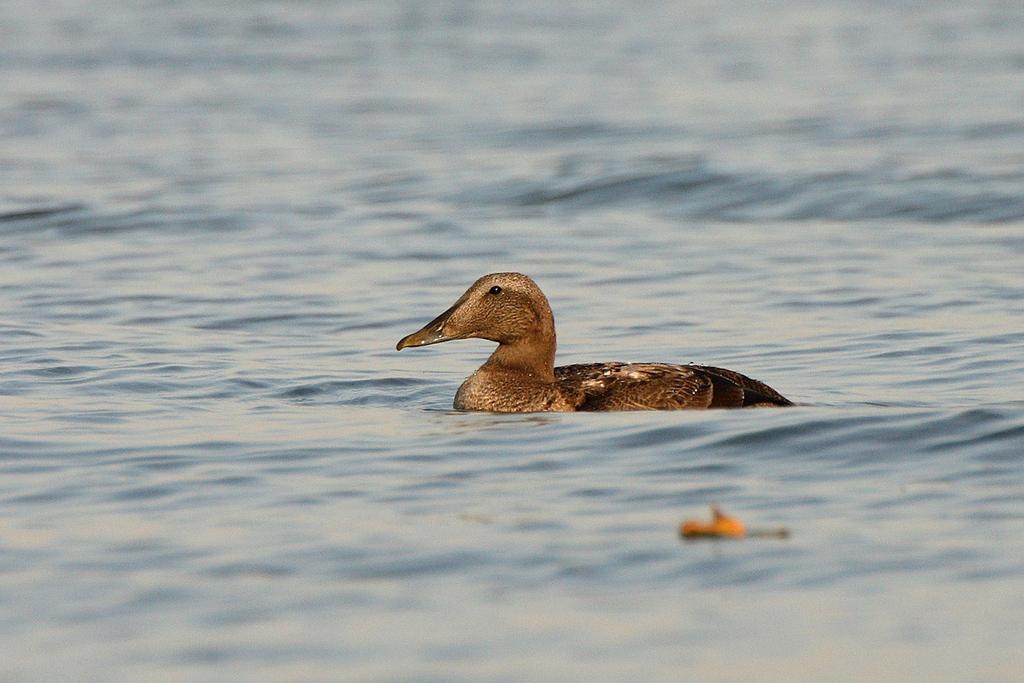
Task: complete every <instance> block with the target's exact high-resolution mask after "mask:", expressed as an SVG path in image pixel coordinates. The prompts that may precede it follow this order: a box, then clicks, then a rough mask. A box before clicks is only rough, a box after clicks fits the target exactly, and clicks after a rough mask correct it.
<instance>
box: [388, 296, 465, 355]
mask: <svg viewBox="0 0 1024 683" xmlns="http://www.w3.org/2000/svg"><path fill="white" fill-rule="evenodd" d="M454 310H455V306H452V307H451V308H449V309H448V310H447V311H445V312H444V313H442V314H441V315H439V316H437V317H436V318H434V319H433V320H431V321H430V322H429V323H427V324H426V325H424V326H423V329H421V330H418V331H416V332H413V333H412V334H410V335H409V336H408V337H402V339H401V340H399V342H398V344H396V345H395V350H396V351H401V350H402V349H404V348H406V347H409V346H428V345H430V344H440V343H441V342H446V341H449V340H451V339H456V338H457V337H455V336H452V335H449V334H445V332H444V324H445V323H446V322H447V321H448V318H450V317H451V315H452V312H453V311H454Z"/></svg>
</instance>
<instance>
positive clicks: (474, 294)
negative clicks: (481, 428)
mask: <svg viewBox="0 0 1024 683" xmlns="http://www.w3.org/2000/svg"><path fill="white" fill-rule="evenodd" d="M455 339H487V340H490V341H493V342H497V344H498V348H496V349H495V350H494V352H493V353H492V354H491V356H490V357H489V358H488V359H487V361H486V362H485V363H484V364H483V365H482V366H481V367H480V368H479V369H477V370H476V372H474V373H473V374H472V375H470V376H469V377H468V378H467V379H466V381H464V382H463V383H462V385H461V386H460V387H459V389H458V391H457V392H456V394H455V400H454V401H453V404H452V405H453V407H454V408H455V409H456V410H476V411H489V412H495V413H530V412H583V411H623V410H683V409H701V408H747V407H767V406H790V405H793V403H792V402H791V401H790V400H789V399H787V398H786V397H784V396H783V395H782V394H780V393H779V392H777V391H776V390H775V389H772V388H771V387H770V386H768V385H767V384H764V383H763V382H759V381H757V380H755V379H751V378H749V377H747V376H745V375H741V374H740V373H738V372H734V371H732V370H726V369H724V368H716V367H711V366H707V365H694V364H684V365H676V364H671V363H621V362H612V363H583V364H577V365H563V366H559V367H556V366H555V348H556V338H555V319H554V314H553V313H552V312H551V306H550V304H549V303H548V299H547V297H546V296H544V293H543V292H542V291H541V289H540V287H538V286H537V283H535V282H534V281H533V280H532V279H530V278H529V277H528V276H526V275H523V274H522V273H491V274H489V275H484V276H483V277H481V278H479V279H478V280H477V281H476V282H474V283H473V284H472V285H470V287H469V289H467V290H466V292H465V293H464V294H463V295H462V296H460V297H459V298H458V300H457V301H456V302H455V303H454V304H452V306H451V307H450V308H448V310H446V311H445V312H444V313H442V314H441V315H439V316H437V317H436V318H434V319H433V320H431V321H430V322H429V323H427V324H426V325H424V326H423V327H422V328H421V329H419V330H417V331H416V332H413V333H412V334H410V335H407V336H405V337H403V338H402V339H401V340H400V341H399V342H398V344H397V345H396V346H395V348H396V350H398V351H401V350H402V349H405V348H409V347H419V346H428V345H430V344H440V343H441V342H447V341H452V340H455Z"/></svg>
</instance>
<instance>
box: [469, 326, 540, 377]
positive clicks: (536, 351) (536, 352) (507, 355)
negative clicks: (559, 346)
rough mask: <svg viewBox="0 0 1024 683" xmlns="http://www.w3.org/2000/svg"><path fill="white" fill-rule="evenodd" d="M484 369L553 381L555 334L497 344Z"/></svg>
mask: <svg viewBox="0 0 1024 683" xmlns="http://www.w3.org/2000/svg"><path fill="white" fill-rule="evenodd" d="M484 369H487V370H491V371H499V372H516V373H520V374H522V373H526V374H528V375H531V376H533V377H536V378H537V379H538V380H540V381H542V382H554V381H555V335H554V331H552V332H551V334H550V336H548V335H543V336H540V335H538V336H535V337H527V338H523V339H517V340H516V341H515V342H510V343H504V344H499V345H498V348H496V349H495V350H494V353H492V354H491V357H490V358H488V359H487V362H486V363H484Z"/></svg>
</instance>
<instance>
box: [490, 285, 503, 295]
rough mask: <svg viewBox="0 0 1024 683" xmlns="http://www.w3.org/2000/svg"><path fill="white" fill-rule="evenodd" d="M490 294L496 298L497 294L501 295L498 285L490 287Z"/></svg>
mask: <svg viewBox="0 0 1024 683" xmlns="http://www.w3.org/2000/svg"><path fill="white" fill-rule="evenodd" d="M491 294H493V295H494V296H498V295H499V294H501V287H499V286H498V285H494V286H493V287H491Z"/></svg>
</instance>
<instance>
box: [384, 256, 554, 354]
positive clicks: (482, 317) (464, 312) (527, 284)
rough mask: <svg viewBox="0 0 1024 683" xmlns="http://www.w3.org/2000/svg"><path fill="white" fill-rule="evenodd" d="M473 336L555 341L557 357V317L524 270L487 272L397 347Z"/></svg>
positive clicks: (500, 340) (507, 341)
mask: <svg viewBox="0 0 1024 683" xmlns="http://www.w3.org/2000/svg"><path fill="white" fill-rule="evenodd" d="M470 338H477V339H489V340H491V341H495V342H498V343H499V344H502V345H512V346H514V345H518V344H520V343H526V344H531V345H534V344H540V345H544V346H547V345H548V344H550V346H551V351H552V357H553V351H554V344H555V322H554V318H553V316H552V314H551V307H550V306H549V305H548V300H547V297H545V296H544V293H543V292H541V291H540V287H538V286H537V285H536V283H535V282H534V281H533V280H531V279H530V278H528V277H527V276H525V275H523V274H521V273H491V274H490V275H484V276H483V277H482V278H480V279H479V280H477V281H476V282H474V283H473V284H472V285H471V286H470V288H469V289H467V290H466V293H465V294H463V295H462V296H461V297H459V300H458V301H456V302H455V303H454V304H452V307H451V308H449V309H448V310H447V311H445V312H444V313H442V314H441V315H439V316H437V317H436V318H434V319H433V320H431V321H430V322H429V323H427V324H426V325H424V326H423V328H422V329H421V330H419V331H418V332H413V333H412V334H410V335H409V336H408V337H403V338H402V340H401V341H399V342H398V345H397V346H396V348H397V349H398V350H399V351H401V350H402V349H404V348H406V347H408V346H427V345H428V344H439V343H441V342H446V341H451V340H452V339H470Z"/></svg>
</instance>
